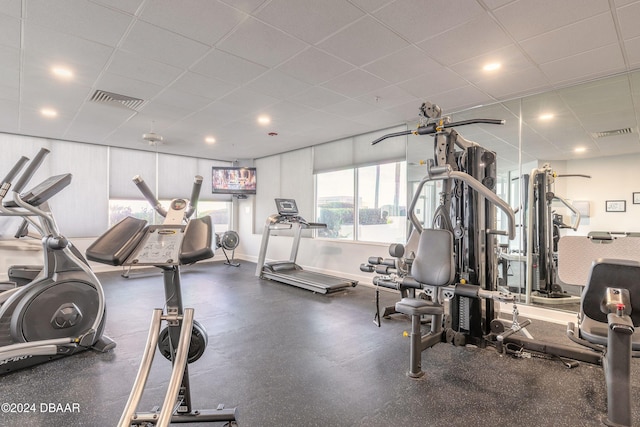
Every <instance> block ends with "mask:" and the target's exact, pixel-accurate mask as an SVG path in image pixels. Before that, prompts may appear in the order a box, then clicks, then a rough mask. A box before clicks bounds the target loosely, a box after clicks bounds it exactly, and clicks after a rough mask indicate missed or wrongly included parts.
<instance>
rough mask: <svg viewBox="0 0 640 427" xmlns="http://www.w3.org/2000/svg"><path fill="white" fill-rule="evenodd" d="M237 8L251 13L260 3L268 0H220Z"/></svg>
mask: <svg viewBox="0 0 640 427" xmlns="http://www.w3.org/2000/svg"><path fill="white" fill-rule="evenodd" d="M220 1H222V2H223V3H226V4H228V5H229V6H232V7H234V8H236V9H238V10H241V11H243V12H246V13H251V12H253V11H255V10H256V9H258V8H259V7H260V6H261V5H262V4H264V3H268V2H269V0H220Z"/></svg>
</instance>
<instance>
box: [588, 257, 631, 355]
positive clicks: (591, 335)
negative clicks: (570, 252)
mask: <svg viewBox="0 0 640 427" xmlns="http://www.w3.org/2000/svg"><path fill="white" fill-rule="evenodd" d="M607 288H620V289H627V290H628V291H629V297H630V300H631V307H629V308H628V310H629V312H630V313H629V316H630V318H631V322H632V323H633V326H634V327H635V332H634V333H633V337H632V350H634V351H638V350H640V328H638V326H640V263H639V262H637V261H631V260H614V259H598V260H596V261H594V263H593V266H592V267H591V272H590V275H589V280H588V282H587V285H586V286H585V288H584V291H583V293H582V299H581V307H580V317H579V318H580V323H579V336H580V338H582V339H584V340H586V341H588V342H590V343H593V344H598V345H603V346H606V345H607V336H608V335H609V325H608V320H607V314H606V313H605V312H604V311H603V310H602V301H603V300H604V298H605V295H606V293H607ZM633 307H635V310H633Z"/></svg>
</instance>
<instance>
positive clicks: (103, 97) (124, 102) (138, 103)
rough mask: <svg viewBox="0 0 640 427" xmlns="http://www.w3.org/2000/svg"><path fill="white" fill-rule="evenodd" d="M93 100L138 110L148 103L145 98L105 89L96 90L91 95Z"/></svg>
mask: <svg viewBox="0 0 640 427" xmlns="http://www.w3.org/2000/svg"><path fill="white" fill-rule="evenodd" d="M91 101H92V102H97V103H100V104H109V105H114V106H117V107H125V108H128V109H129V110H134V111H137V110H138V108H140V107H142V106H143V105H144V104H146V102H147V101H145V100H144V99H139V98H133V97H131V96H127V95H120V94H117V93H113V92H107V91H104V90H100V89H98V90H96V91H95V93H94V94H93V96H92V97H91Z"/></svg>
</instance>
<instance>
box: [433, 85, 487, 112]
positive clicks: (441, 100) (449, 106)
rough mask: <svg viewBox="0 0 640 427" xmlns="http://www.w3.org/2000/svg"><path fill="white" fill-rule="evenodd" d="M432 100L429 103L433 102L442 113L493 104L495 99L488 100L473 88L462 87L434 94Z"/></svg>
mask: <svg viewBox="0 0 640 427" xmlns="http://www.w3.org/2000/svg"><path fill="white" fill-rule="evenodd" d="M432 98H433V99H431V100H430V102H435V103H436V104H437V105H439V106H440V107H441V108H442V109H443V111H450V112H455V111H459V110H462V109H466V108H472V107H476V106H478V105H484V104H488V103H493V102H495V99H492V98H490V97H489V96H487V95H486V94H485V93H483V92H481V91H479V90H478V89H476V88H475V87H473V86H464V87H461V88H457V89H453V90H450V91H447V92H443V93H436V94H434V95H433V97H432Z"/></svg>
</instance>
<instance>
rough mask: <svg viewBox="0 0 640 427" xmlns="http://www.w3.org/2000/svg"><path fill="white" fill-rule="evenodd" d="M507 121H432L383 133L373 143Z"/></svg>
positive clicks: (500, 123)
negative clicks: (410, 128)
mask: <svg viewBox="0 0 640 427" xmlns="http://www.w3.org/2000/svg"><path fill="white" fill-rule="evenodd" d="M504 123H505V121H504V120H502V119H469V120H461V121H459V122H451V123H442V122H438V123H431V124H428V125H426V126H419V127H418V128H417V129H416V130H406V131H401V132H394V133H389V134H387V135H382V136H381V137H380V138H378V139H376V140H375V141H373V142H372V143H371V145H376V144H377V143H379V142H380V141H384V140H385V139H387V138H393V137H396V136H402V135H409V134H414V135H431V134H434V133H437V132H440V131H442V129H447V128H453V127H457V126H465V125H473V124H489V125H503V124H504Z"/></svg>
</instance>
